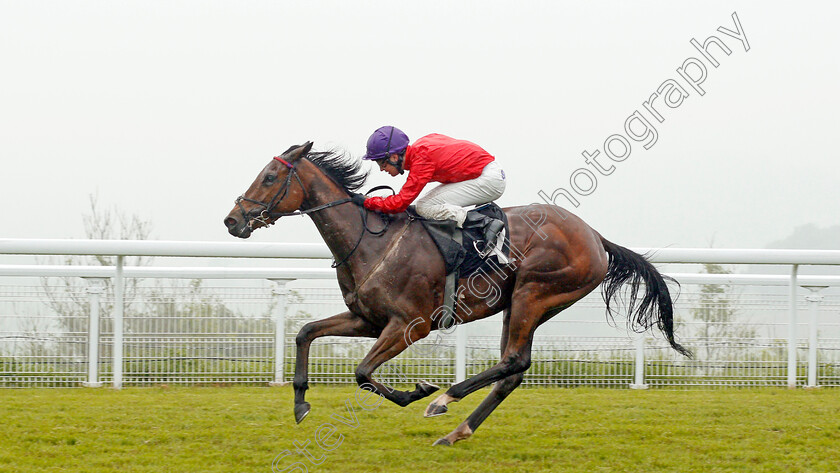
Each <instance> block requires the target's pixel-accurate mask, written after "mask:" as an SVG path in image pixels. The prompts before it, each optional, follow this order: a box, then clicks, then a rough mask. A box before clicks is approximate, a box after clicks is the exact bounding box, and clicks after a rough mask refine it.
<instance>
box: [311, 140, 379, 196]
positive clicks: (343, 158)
mask: <svg viewBox="0 0 840 473" xmlns="http://www.w3.org/2000/svg"><path fill="white" fill-rule="evenodd" d="M306 159H308V160H309V161H311V162H312V164H314V165H316V166H318V168H320V169H321V170H322V171H324V174H326V175H327V176H328V177H329V178H330V179H332V180H333V181H335V183H336V184H338V185H340V186H341V187H343V188H344V189H346V190H347V191H348V192H356V191H358V190H359V189H361V188H362V186H363V185H365V181H366V180H367V178H368V174H369V173H370V171H362V160H360V159H354V158H352V157H349V156H347V155H345V153H343V152H340V151H335V150H332V151H313V152H310V153H309V154H307V155H306Z"/></svg>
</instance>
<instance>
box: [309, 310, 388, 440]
mask: <svg viewBox="0 0 840 473" xmlns="http://www.w3.org/2000/svg"><path fill="white" fill-rule="evenodd" d="M380 332H381V330H379V329H377V328H376V327H374V326H372V325H370V324H369V323H368V322H366V321H365V320H364V319H362V318H361V317H358V316H356V315H354V314H353V313H352V312H349V311H348V312H342V313H340V314H338V315H334V316H332V317H328V318H326V319H323V320H316V321H315V322H309V323H308V324H306V325H304V326H303V327H302V328H301V329H300V332H298V335H297V337H296V338H295V342H296V344H297V356H296V358H295V378H294V380H293V381H292V386H293V387H294V388H295V421H297V423H298V424H299V423H300V422H301V421H302V420H303V419H304V417H306V415H307V414H309V410H310V405H309V403H308V402H306V401H305V400H304V399H305V395H306V390H307V389H309V383H308V382H307V380H308V379H309V346H310V345H311V344H312V341H313V340H315V339H316V338H319V337H327V336H338V337H370V338H376V337H378V336H379V334H380Z"/></svg>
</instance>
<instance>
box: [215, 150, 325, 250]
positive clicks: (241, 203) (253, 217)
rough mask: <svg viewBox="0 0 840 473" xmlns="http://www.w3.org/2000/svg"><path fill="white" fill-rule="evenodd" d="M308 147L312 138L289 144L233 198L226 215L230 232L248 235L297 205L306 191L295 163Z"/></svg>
mask: <svg viewBox="0 0 840 473" xmlns="http://www.w3.org/2000/svg"><path fill="white" fill-rule="evenodd" d="M311 149H312V142H311V141H307V142H306V143H305V144H303V145H300V146H292V147H291V148H289V149H288V150H286V152H285V153H283V154H281V155H280V156H277V157H275V158H274V159H272V160H271V162H270V163H268V164H267V165H266V166H265V168H263V170H262V171H261V172H260V173H259V175H257V178H256V179H255V180H254V182H253V184H251V187H249V188H248V190H247V191H245V193H244V194H242V195H241V196H239V197H238V198H237V199H236V205H235V206H234V207H233V210H231V211H230V213H229V214H228V216H227V217H226V218H225V226H226V227H227V229H228V232H230V234H231V235H233V236H235V237H239V238H248V237H249V236H251V232H253V231H254V230H256V229H257V228H260V227H267V226H269V225H271V224H273V223H274V222H275V221H276V220H277V219H278V218H279V217H280V214H284V213H289V212H293V211H295V210H298V209H299V208H300V206H301V205H302V204H303V199H304V196H305V191H304V189H303V182H301V180H300V177H299V176H298V174H297V171H296V170H295V163H296V162H297V161H298V160H299V159H300V158H301V157H303V156H306V154H307V153H309V151H310V150H311Z"/></svg>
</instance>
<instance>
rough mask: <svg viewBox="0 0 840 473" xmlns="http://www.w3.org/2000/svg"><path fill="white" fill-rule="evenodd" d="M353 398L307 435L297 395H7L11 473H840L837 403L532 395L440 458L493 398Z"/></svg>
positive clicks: (0, 394)
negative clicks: (425, 413)
mask: <svg viewBox="0 0 840 473" xmlns="http://www.w3.org/2000/svg"><path fill="white" fill-rule="evenodd" d="M355 392H356V390H355V388H354V387H350V386H346V387H324V386H315V387H314V388H313V389H311V390H310V391H309V393H308V396H307V400H308V401H309V402H311V403H312V413H311V414H310V415H309V417H307V418H306V420H305V421H304V422H303V423H302V424H300V425H295V423H294V420H293V416H292V405H293V404H292V390H291V388H290V387H288V386H287V387H283V388H245V387H241V388H240V387H234V388H169V389H161V388H130V389H124V390H122V391H113V390H110V389H98V390H90V389H24V390H0V471H3V472H7V471H8V472H18V471H19V472H46V471H50V472H52V471H73V472H111V471H118V470H119V471H136V472H252V471H253V472H270V471H272V462H273V461H275V459H277V458H278V455H281V456H282V454H283V452H285V451H287V450H288V451H289V452H291V454H290V455H288V456H285V457H282V458H280V459H277V460H276V461H277V463H276V464H275V468H276V471H281V470H283V469H286V471H304V470H303V469H302V468H299V469H295V468H294V466H293V465H294V463H295V462H300V463H301V464H302V465H303V466H305V468H306V469H307V470H308V471H310V472H316V471H317V472H336V471H372V472H417V471H422V472H423V473H429V472H447V473H450V472H453V471H457V472H462V471H494V472H497V471H498V472H514V471H515V472H519V471H561V472H562V471H569V472H572V471H587V472H590V471H614V472H655V471H663V472H664V471H668V472H729V471H739V472H741V471H742V472H778V471H785V472H820V471H826V472H828V471H831V472H834V471H838V470H840V391H838V390H833V389H823V390H813V391H804V390H796V391H789V390H771V389H762V390H747V389H726V390H723V389H722V390H704V391H700V390H697V391H664V390H651V391H627V390H606V389H519V390H517V391H515V392H514V393H513V394H512V395H511V396H510V397H509V398H508V399H507V400H506V401H505V402H504V403H503V404H502V405H501V406H500V407H499V408H498V409H496V412H495V413H494V414H493V415H491V416H490V417H489V419H488V420H487V421H486V422H485V424H484V425H483V426H482V427H481V428H480V429H478V430H477V431H476V433H475V435H473V437H472V438H470V439H468V440H466V441H463V442H459V443H457V444H456V445H455V446H454V447H432V446H431V444H432V442H433V441H434V440H436V439H437V438H439V437H440V436H442V435H444V434H446V433H448V432H450V431H451V430H452V429H453V428H455V427H456V426H457V425H458V424H459V423H460V422H461V421H462V420H463V419H464V418H465V417H466V416H467V415H468V414H469V413H470V412H471V411H472V409H473V408H474V407H475V406H477V405H478V403H479V402H480V401H481V399H482V398H483V397H484V395H486V393H487V390H482V391H480V392H477V393H475V394H473V395H472V396H470V397H469V398H467V399H465V400H464V401H461V402H459V403H456V404H451V405H450V411H449V413H448V414H447V415H444V416H440V417H435V418H431V419H424V418H422V410H423V409H424V408H425V406H426V404H427V402H424V401H425V400H424V401H421V402H419V403H417V404H415V405H412V406H409V407H407V408H404V409H403V408H399V407H396V406H395V405H393V404H390V403H389V402H387V401H385V402H383V403H382V404H380V405H379V406H378V407H372V406H370V405H368V407H369V408H370V409H369V410H365V409H362V408H361V407H360V406H359V404H358V402H357V400H356V398H355ZM371 400H372V399H370V398H369V399H367V401H368V402H370V401H371ZM348 406H349V407H351V408H352V409H353V411H352V412H350V411H348ZM354 416H355V420H354ZM342 419H343V421H344V423H343V422H342ZM347 424H355V427H353V426H351V425H347ZM330 425H332V426H334V428H335V431H334V432H332V435H331V436H330V437H327V434H328V433H330V432H329V431H330ZM319 429H321V430H319ZM317 435H320V436H321V441H322V442H321V443H322V444H323V445H324V446H325V447H327V448H331V450H329V451H326V450H324V449H322V448H321V447H319V446H318V445H317V439H316V436H317ZM307 441H308V442H309V443H308V445H306V450H307V452H309V454H310V455H311V457H312V458H307V457H306V456H305V454H299V453H295V450H296V446H295V444H297V445H300V446H303V445H304V444H306V442H307ZM339 441H340V443H339Z"/></svg>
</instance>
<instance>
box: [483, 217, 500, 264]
mask: <svg viewBox="0 0 840 473" xmlns="http://www.w3.org/2000/svg"><path fill="white" fill-rule="evenodd" d="M488 219H490V218H489V217H488ZM504 228H505V223H504V222H502V221H501V220H499V219H497V218H492V219H490V223H489V224H487V226H486V227H484V250H483V251H482V253H483V254H482V256H486V255H487V254H488V253H490V251H491V250H492V249H493V248H495V247H496V244H497V241H496V240H497V239H498V238H499V233H501V232H502V230H503V229H504Z"/></svg>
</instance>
